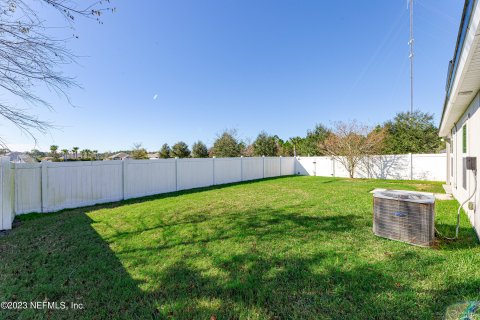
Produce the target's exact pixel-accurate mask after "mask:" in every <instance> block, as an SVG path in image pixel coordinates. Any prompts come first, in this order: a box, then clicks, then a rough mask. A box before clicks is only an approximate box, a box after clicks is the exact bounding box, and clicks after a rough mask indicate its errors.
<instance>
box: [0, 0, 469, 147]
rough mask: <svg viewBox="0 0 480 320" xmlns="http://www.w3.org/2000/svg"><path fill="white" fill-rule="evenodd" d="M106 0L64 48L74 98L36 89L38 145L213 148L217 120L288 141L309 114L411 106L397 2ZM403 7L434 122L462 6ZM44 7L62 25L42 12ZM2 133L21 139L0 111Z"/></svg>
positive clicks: (220, 125) (428, 1)
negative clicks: (110, 9)
mask: <svg viewBox="0 0 480 320" xmlns="http://www.w3.org/2000/svg"><path fill="white" fill-rule="evenodd" d="M112 3H113V5H114V6H115V7H116V8H117V12H116V13H114V14H109V15H106V16H104V18H103V21H104V24H102V25H99V24H97V23H95V22H93V21H87V20H83V21H77V23H76V31H75V33H76V34H78V35H79V39H75V40H72V41H70V42H69V43H68V45H69V47H70V48H71V49H72V51H73V52H74V53H75V54H76V55H78V56H79V59H78V64H74V65H68V66H65V67H64V68H63V70H64V71H65V73H66V74H67V75H71V76H75V77H76V80H77V81H78V82H79V83H80V84H81V85H82V87H83V88H82V89H73V90H71V91H70V96H71V99H72V101H73V102H74V104H75V105H76V106H78V107H71V106H70V105H69V104H68V103H67V101H65V99H61V98H59V97H57V95H56V94H54V93H52V92H49V91H47V90H44V89H41V88H39V89H38V91H39V92H40V93H41V94H42V96H43V97H45V98H47V99H48V100H50V101H51V102H52V103H53V104H54V106H55V110H54V111H49V110H46V109H44V108H41V107H34V108H32V109H31V111H32V112H33V113H35V114H38V115H39V116H40V117H41V118H42V119H45V120H49V121H51V122H53V123H54V124H55V125H57V126H58V127H59V128H58V129H56V130H52V131H51V132H50V133H49V134H47V135H45V136H43V135H39V136H38V141H39V142H38V145H37V148H40V149H43V150H46V149H48V147H49V146H50V145H51V144H56V145H59V146H60V148H64V147H65V148H69V149H70V148H72V147H73V146H78V147H80V148H89V149H98V150H100V151H107V150H110V151H114V150H119V149H129V148H131V147H132V145H133V143H136V142H141V143H143V145H144V146H145V147H146V148H147V149H148V150H158V149H159V148H160V147H161V145H162V144H163V143H165V142H166V143H169V144H173V143H175V142H177V141H179V140H183V141H185V142H187V143H188V144H191V143H193V142H194V141H196V140H202V141H204V142H205V143H207V145H211V144H212V143H213V141H214V139H215V137H216V135H217V134H219V133H220V132H222V131H223V130H224V129H227V128H235V129H237V131H238V133H239V135H240V137H242V138H244V139H252V140H253V139H254V138H255V137H256V135H257V134H258V133H259V132H260V131H262V130H265V131H267V132H268V133H271V134H277V135H279V136H280V137H282V138H284V139H287V138H289V137H292V136H298V135H305V133H306V130H307V129H310V128H313V126H314V125H315V124H316V123H324V124H326V125H329V124H331V123H332V122H333V121H338V120H352V119H357V120H359V121H361V122H364V123H367V124H370V125H375V124H377V123H381V122H383V121H385V120H388V119H390V118H392V117H393V116H394V115H395V114H396V113H397V112H399V111H407V110H408V109H409V65H408V37H409V35H408V33H409V29H408V25H409V20H408V11H407V8H406V1H405V0H389V1H380V0H377V1H375V0H374V1H358V0H350V1H325V0H322V1H320V0H312V1H307V0H303V1H293V0H288V1H287V0H261V1H259V0H242V1H232V0H215V1H214V0H203V1H197V0H175V1H173V0H170V1H163V0H161V1H156V0H155V1H154V0H152V1H142V2H141V4H140V3H139V2H138V1H115V0H113V2H112ZM414 8H415V40H416V42H415V45H416V49H415V50H416V56H415V80H416V81H415V107H416V108H419V109H421V110H422V111H427V112H431V113H435V118H436V122H437V123H438V120H439V117H440V113H441V109H442V104H443V99H444V92H445V91H444V87H445V76H446V71H447V64H448V61H449V59H451V57H452V55H453V50H454V45H455V40H456V36H457V31H458V24H459V21H460V18H461V11H462V8H463V1H460V0H457V1H452V0H416V2H415V7H414ZM42 14H43V15H44V16H45V17H46V20H47V23H49V24H50V25H54V26H59V25H62V24H64V23H62V22H61V21H60V20H58V19H56V17H55V16H54V15H53V13H52V12H51V10H50V9H48V8H43V9H42ZM57 32H58V31H57ZM61 32H63V33H64V34H71V33H72V32H73V31H72V30H69V29H66V30H62V31H61ZM18 104H19V106H21V105H22V104H21V102H20V101H18ZM0 135H1V136H2V137H4V139H5V140H7V142H8V143H9V145H10V147H11V148H12V149H17V150H29V149H31V148H32V147H33V142H32V140H31V139H30V138H29V137H27V136H26V135H25V134H22V133H21V132H19V131H18V130H17V129H16V128H14V127H13V126H11V125H9V124H7V123H5V122H4V121H3V120H2V121H1V122H0Z"/></svg>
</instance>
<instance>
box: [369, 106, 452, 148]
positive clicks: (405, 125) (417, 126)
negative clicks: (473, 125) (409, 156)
mask: <svg viewBox="0 0 480 320" xmlns="http://www.w3.org/2000/svg"><path fill="white" fill-rule="evenodd" d="M379 128H380V127H379ZM379 128H377V130H378V129H379ZM383 128H384V129H385V131H386V137H385V142H384V145H385V147H384V149H383V153H387V154H405V153H435V152H438V151H440V150H441V149H442V148H444V144H443V143H442V141H441V138H440V137H439V136H438V128H437V127H436V126H435V124H434V121H433V114H429V113H425V112H421V111H419V110H415V111H414V112H413V113H410V112H400V113H397V115H396V116H395V118H393V120H390V121H387V122H386V123H385V124H384V125H383Z"/></svg>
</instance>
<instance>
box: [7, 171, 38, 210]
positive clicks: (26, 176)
mask: <svg viewBox="0 0 480 320" xmlns="http://www.w3.org/2000/svg"><path fill="white" fill-rule="evenodd" d="M14 168H15V213H16V214H24V213H31V212H41V211H42V168H41V164H40V163H33V164H30V163H28V164H27V163H15V164H14Z"/></svg>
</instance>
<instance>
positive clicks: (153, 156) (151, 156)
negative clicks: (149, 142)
mask: <svg viewBox="0 0 480 320" xmlns="http://www.w3.org/2000/svg"><path fill="white" fill-rule="evenodd" d="M147 156H148V159H158V157H159V156H158V152H156V153H149V154H148V155H147Z"/></svg>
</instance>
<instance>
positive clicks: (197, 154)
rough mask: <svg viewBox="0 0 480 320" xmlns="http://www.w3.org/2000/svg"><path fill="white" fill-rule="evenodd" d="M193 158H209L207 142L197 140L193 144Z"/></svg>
mask: <svg viewBox="0 0 480 320" xmlns="http://www.w3.org/2000/svg"><path fill="white" fill-rule="evenodd" d="M192 158H208V149H207V146H206V145H205V143H203V142H202V141H197V142H195V143H194V144H193V145H192Z"/></svg>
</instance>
